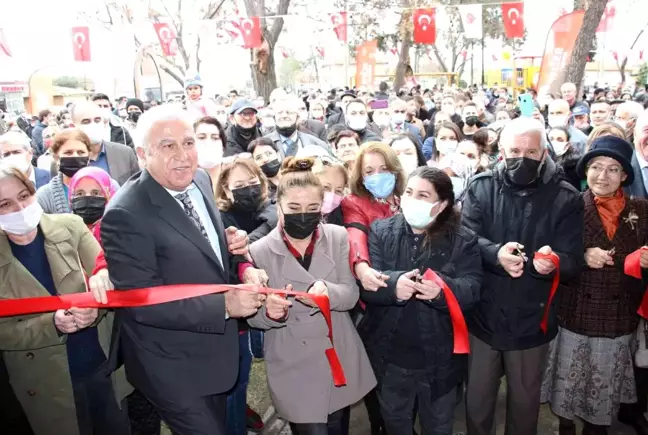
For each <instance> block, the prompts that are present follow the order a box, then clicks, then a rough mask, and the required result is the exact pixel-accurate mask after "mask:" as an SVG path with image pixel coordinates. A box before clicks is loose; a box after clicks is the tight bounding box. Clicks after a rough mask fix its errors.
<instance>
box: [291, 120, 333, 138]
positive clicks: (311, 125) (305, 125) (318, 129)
mask: <svg viewBox="0 0 648 435" xmlns="http://www.w3.org/2000/svg"><path fill="white" fill-rule="evenodd" d="M298 130H299V131H301V132H303V133H307V134H312V135H313V136H315V137H317V138H318V139H319V140H321V141H323V142H326V141H327V140H326V124H324V123H323V122H319V121H316V120H314V119H307V120H306V121H304V122H302V123H301V124H299V128H298Z"/></svg>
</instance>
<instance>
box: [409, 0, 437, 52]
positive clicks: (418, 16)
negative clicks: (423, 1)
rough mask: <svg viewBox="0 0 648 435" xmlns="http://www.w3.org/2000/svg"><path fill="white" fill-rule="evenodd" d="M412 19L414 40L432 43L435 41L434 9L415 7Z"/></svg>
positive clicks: (420, 42)
mask: <svg viewBox="0 0 648 435" xmlns="http://www.w3.org/2000/svg"><path fill="white" fill-rule="evenodd" d="M413 19H414V42H415V43H416V44H429V45H432V44H434V43H435V42H436V9H435V8H430V9H416V10H415V11H414V15H413Z"/></svg>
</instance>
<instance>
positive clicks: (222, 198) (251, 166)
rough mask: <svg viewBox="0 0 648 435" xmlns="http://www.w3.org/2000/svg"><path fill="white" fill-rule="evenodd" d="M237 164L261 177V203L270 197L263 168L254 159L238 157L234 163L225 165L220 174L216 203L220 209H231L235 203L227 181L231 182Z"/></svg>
mask: <svg viewBox="0 0 648 435" xmlns="http://www.w3.org/2000/svg"><path fill="white" fill-rule="evenodd" d="M237 166H240V167H242V168H243V169H245V171H246V172H247V173H248V174H249V175H252V176H255V177H257V178H258V179H259V183H260V184H261V203H265V202H266V200H267V199H268V180H267V179H266V177H265V175H263V172H261V169H259V167H258V166H257V165H256V164H255V163H253V162H252V159H236V160H234V161H233V162H232V163H230V164H228V165H225V166H223V169H222V170H221V172H220V175H219V176H218V183H216V192H215V196H216V204H217V205H218V209H219V210H220V211H229V210H231V209H232V206H233V205H234V204H233V203H232V201H231V200H230V199H229V198H228V196H227V191H228V190H229V189H228V188H227V183H228V182H229V177H230V173H231V172H232V171H233V170H234V168H236V167H237ZM226 189H227V190H226Z"/></svg>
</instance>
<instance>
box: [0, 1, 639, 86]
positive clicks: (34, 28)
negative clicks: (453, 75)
mask: <svg viewBox="0 0 648 435" xmlns="http://www.w3.org/2000/svg"><path fill="white" fill-rule="evenodd" d="M139 1H140V2H141V3H140V4H144V1H143V0H139ZM183 1H186V0H183ZM197 1H201V0H197ZM137 2H138V0H131V4H136V3H137ZM641 2H646V0H614V3H615V4H616V5H617V23H618V24H621V23H622V24H621V26H622V29H623V31H621V28H620V27H619V26H617V31H615V32H612V34H609V35H608V37H606V45H607V46H608V47H609V48H608V50H612V49H615V47H617V48H616V50H617V51H620V52H622V53H623V52H624V51H625V50H627V47H628V46H629V45H630V43H631V40H632V39H633V38H634V36H635V35H636V34H637V32H638V31H639V29H640V28H641V27H642V26H645V25H647V24H648V18H646V17H647V15H646V14H645V13H643V12H645V10H644V11H642V13H639V14H638V13H636V12H637V9H636V6H637V5H638V4H639V3H641ZM170 3H171V4H173V2H172V1H170ZM332 3H333V1H332V0H327V1H326V2H324V1H318V2H312V3H310V5H309V6H308V8H309V9H308V13H309V14H311V15H319V16H320V18H321V17H324V19H323V21H324V22H327V23H328V22H329V20H328V17H327V14H328V13H329V12H332V11H333V9H332V6H328V5H329V4H330V5H332ZM102 4H103V2H102V0H84V1H83V2H79V1H78V0H57V1H55V2H53V1H51V0H19V1H5V2H3V6H2V14H1V15H0V28H2V29H3V30H4V33H5V38H6V40H7V42H8V44H9V46H10V47H11V50H12V52H13V58H11V59H8V58H6V57H4V56H3V57H0V81H7V80H21V79H22V80H26V79H27V78H28V77H29V75H30V74H31V73H33V72H34V71H36V70H39V69H44V70H46V71H48V72H51V73H52V74H56V75H76V76H84V75H85V76H88V77H92V78H93V80H94V81H95V84H97V85H98V86H97V87H102V86H108V84H110V83H113V82H114V80H115V78H117V79H120V80H128V78H130V79H131V81H132V65H133V60H134V55H133V43H132V37H131V35H132V32H136V33H137V35H138V37H139V38H140V39H142V40H143V41H144V42H145V43H146V42H154V41H155V39H156V36H155V33H154V31H153V28H152V25H151V24H150V23H148V22H139V23H136V24H135V26H124V27H116V28H114V29H113V30H112V31H109V30H107V29H105V28H104V27H103V26H102V25H101V24H100V23H98V22H97V21H96V20H92V19H90V20H88V19H85V20H84V19H80V18H79V16H80V14H79V12H80V11H79V8H83V9H84V10H85V11H96V10H99V9H100V8H101V5H102ZM183 4H184V3H183ZM570 4H573V0H526V1H525V16H526V20H525V24H526V28H527V32H528V37H527V41H526V44H525V46H524V48H523V49H522V52H523V53H524V54H528V55H536V56H540V55H541V54H542V52H543V50H544V43H545V39H546V35H547V31H548V29H549V27H550V25H551V23H552V22H553V20H554V19H555V18H557V16H558V14H559V13H558V11H559V10H560V9H561V8H562V7H569V5H570ZM642 8H645V6H643V7H642ZM240 9H241V11H244V9H243V8H240ZM291 12H292V11H291ZM90 14H92V12H90ZM75 25H89V26H90V29H91V50H92V58H93V59H92V62H89V63H79V62H74V61H73V58H72V44H71V35H70V28H71V27H72V26H75ZM441 26H443V23H438V24H437V28H439V27H441ZM189 27H191V28H193V29H195V32H203V31H204V30H201V29H202V28H201V26H199V25H198V23H192V25H191V26H189ZM285 27H286V28H287V29H288V31H287V33H285V34H284V35H282V37H281V38H280V40H279V43H278V45H279V46H280V47H285V48H286V49H287V50H288V51H290V52H292V53H294V55H295V56H296V57H297V58H300V57H301V58H302V59H303V58H305V57H306V56H308V55H309V54H310V53H311V51H312V47H314V46H323V47H325V49H326V56H327V59H328V58H331V59H336V60H338V59H340V60H341V59H342V57H343V54H344V48H343V47H342V46H341V45H340V44H339V43H338V42H337V41H336V39H335V36H334V34H333V32H332V30H325V31H322V32H316V31H314V29H316V28H317V24H316V23H315V22H313V21H312V20H309V19H304V18H302V17H297V16H295V17H289V18H287V19H286V24H285ZM638 47H646V48H648V35H644V37H643V38H642V40H641V41H640V43H639V44H638ZM205 51H206V52H208V53H210V55H209V56H204V57H205V58H207V59H206V60H205V61H204V63H203V75H208V76H210V77H217V78H218V80H219V81H220V82H222V83H227V86H228V87H229V86H230V85H231V84H238V83H235V82H237V81H238V82H240V81H241V80H247V79H248V78H249V67H248V65H249V54H248V52H247V50H243V49H242V48H240V47H236V46H222V45H221V46H217V45H216V44H209V43H206V48H205ZM491 52H492V53H494V54H501V45H500V44H498V43H497V42H493V43H490V44H489V45H488V47H487V50H486V53H485V56H486V58H487V59H490V58H491V55H490V54H491ZM276 56H277V58H276V59H277V61H278V62H280V61H281V54H280V51H279V50H277V53H276ZM498 57H501V55H500V56H498ZM608 57H610V62H613V61H612V60H611V55H610V54H609V53H608ZM646 57H647V58H648V53H647V55H646ZM203 80H204V79H203Z"/></svg>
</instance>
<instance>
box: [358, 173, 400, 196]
mask: <svg viewBox="0 0 648 435" xmlns="http://www.w3.org/2000/svg"><path fill="white" fill-rule="evenodd" d="M363 183H364V186H365V187H366V188H367V190H368V191H369V193H371V194H372V195H373V196H374V198H376V199H385V198H387V197H388V196H389V195H391V194H392V193H393V192H394V187H395V186H396V176H395V175H394V174H392V173H391V172H382V173H380V174H373V175H367V176H366V177H364V180H363Z"/></svg>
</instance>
